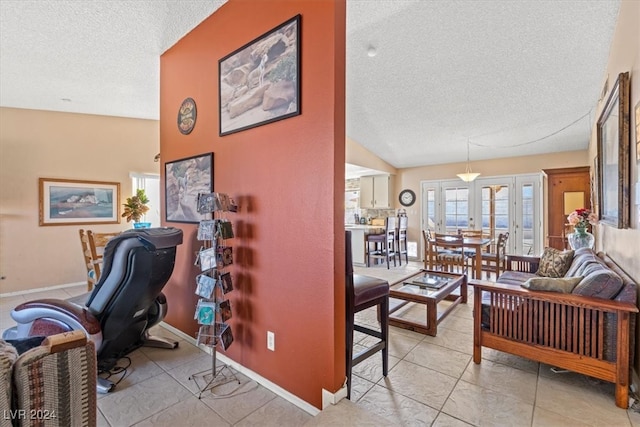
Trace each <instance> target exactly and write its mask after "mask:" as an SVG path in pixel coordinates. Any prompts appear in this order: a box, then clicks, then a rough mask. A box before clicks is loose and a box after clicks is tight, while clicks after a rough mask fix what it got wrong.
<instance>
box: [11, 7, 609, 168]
mask: <svg viewBox="0 0 640 427" xmlns="http://www.w3.org/2000/svg"><path fill="white" fill-rule="evenodd" d="M325 1H330V0H325ZM225 2H226V0H130V1H126V0H93V1H89V0H83V1H80V0H0V106H3V107H15V108H29V109H42V110H54V111H66V112H75V113H86V114H99V115H110V116H121V117H133V118H142V119H158V117H159V82H160V78H159V68H160V66H159V64H160V61H159V57H160V55H161V54H162V53H163V52H164V51H165V50H167V49H168V48H170V47H171V46H172V45H173V44H175V43H176V42H177V41H178V40H179V39H180V38H182V37H183V36H184V35H185V34H187V33H188V32H189V31H190V30H191V29H193V28H194V27H196V26H197V25H198V24H199V23H200V22H202V20H204V19H205V18H206V17H207V16H209V15H210V14H211V13H213V12H214V11H215V10H216V9H217V8H219V7H220V6H222V5H223V4H224V3H225ZM619 6H620V1H619V0H562V1H558V0H483V1H477V0H429V1H425V0H347V76H346V77H347V117H346V119H347V137H349V138H351V139H352V140H354V141H356V142H358V143H360V144H361V145H363V146H364V147H366V148H368V149H369V150H370V151H371V152H373V153H374V154H376V155H377V156H379V157H380V158H381V159H383V160H385V161H386V162H388V163H389V164H391V165H393V166H394V167H397V168H405V167H412V166H420V165H429V164H439V163H450V162H460V161H465V160H466V156H467V141H468V142H469V147H470V148H469V151H470V157H471V160H472V161H473V160H480V159H488V158H501V157H512V156H521V155H529V154H538V153H547V152H557V151H571V150H583V149H586V148H587V146H588V143H589V137H590V134H591V126H592V124H593V122H594V121H595V117H594V114H595V113H594V110H595V107H596V106H597V104H598V100H599V99H600V97H601V92H602V89H603V85H604V83H605V79H606V78H607V76H605V75H604V73H605V70H606V64H607V59H608V53H609V47H610V43H611V40H612V37H613V31H614V28H615V24H616V20H617V16H618V10H619ZM302 25H303V26H304V16H303V21H302ZM255 36H256V37H257V36H259V34H256V35H255ZM303 114H304V113H303Z"/></svg>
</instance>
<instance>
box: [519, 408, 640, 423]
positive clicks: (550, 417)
mask: <svg viewBox="0 0 640 427" xmlns="http://www.w3.org/2000/svg"><path fill="white" fill-rule="evenodd" d="M573 425H581V426H591V427H603V426H614V425H615V426H617V427H623V426H630V425H631V424H630V423H629V422H628V421H627V423H621V424H617V423H616V424H599V423H598V422H597V421H595V422H594V420H590V419H586V418H583V419H581V420H580V422H577V421H576V420H574V419H571V418H567V417H565V416H563V415H561V414H558V413H555V412H551V411H547V410H546V409H542V408H539V407H536V408H535V409H534V412H533V423H532V424H531V426H532V427H566V426H573Z"/></svg>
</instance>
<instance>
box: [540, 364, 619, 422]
mask: <svg viewBox="0 0 640 427" xmlns="http://www.w3.org/2000/svg"><path fill="white" fill-rule="evenodd" d="M562 375H563V374H558V378H545V377H542V376H539V377H538V389H537V393H536V406H537V407H540V408H542V409H546V410H548V411H551V412H555V413H557V414H562V415H563V416H565V417H567V418H571V419H573V420H576V421H581V420H585V419H586V420H590V421H592V422H594V423H595V424H596V425H598V424H599V425H620V423H622V424H624V423H628V422H629V418H628V417H627V411H626V410H624V409H621V408H618V407H617V406H616V405H615V397H614V386H613V384H608V383H603V382H600V381H598V380H595V379H591V378H589V377H585V376H580V377H575V378H574V379H573V381H571V382H569V381H567V380H566V377H565V378H563V376H562Z"/></svg>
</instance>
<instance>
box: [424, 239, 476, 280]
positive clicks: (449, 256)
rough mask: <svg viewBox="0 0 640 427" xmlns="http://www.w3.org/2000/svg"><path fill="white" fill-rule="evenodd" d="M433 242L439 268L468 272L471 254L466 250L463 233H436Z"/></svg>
mask: <svg viewBox="0 0 640 427" xmlns="http://www.w3.org/2000/svg"><path fill="white" fill-rule="evenodd" d="M432 242H433V243H432V247H433V251H434V255H435V258H436V265H437V266H438V267H439V269H441V270H443V271H448V272H464V273H465V274H466V273H467V268H468V262H469V256H468V255H467V253H466V251H465V246H464V237H463V236H462V235H461V234H440V233H435V234H434V235H433V241H432Z"/></svg>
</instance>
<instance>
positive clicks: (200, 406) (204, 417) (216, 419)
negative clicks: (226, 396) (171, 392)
mask: <svg viewBox="0 0 640 427" xmlns="http://www.w3.org/2000/svg"><path fill="white" fill-rule="evenodd" d="M135 425H136V426H140V427H142V426H149V427H163V426H166V427H175V426H220V427H222V426H230V425H231V424H229V423H228V422H226V421H225V420H224V419H223V418H222V417H221V416H220V415H218V414H216V412H215V411H214V410H213V409H211V408H209V407H208V406H207V405H205V404H204V403H203V402H202V401H201V400H199V399H198V398H197V397H195V396H192V397H191V398H189V399H187V400H183V401H182V402H178V403H176V404H175V405H172V406H170V407H168V408H166V409H165V410H164V411H160V412H158V413H156V414H153V415H152V416H150V417H149V418H147V419H145V420H143V421H141V422H139V423H137V424H135Z"/></svg>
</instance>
